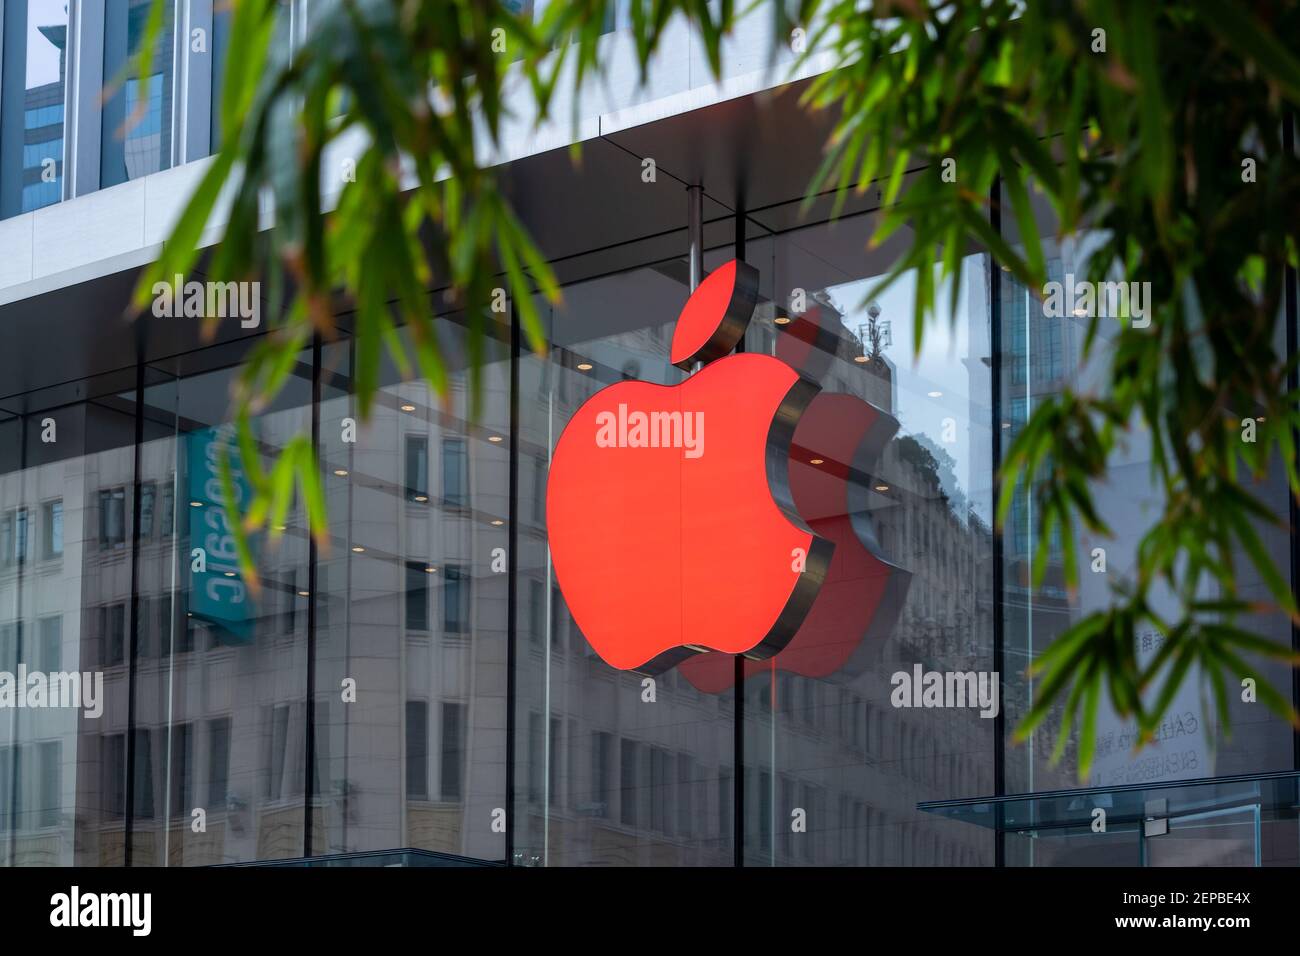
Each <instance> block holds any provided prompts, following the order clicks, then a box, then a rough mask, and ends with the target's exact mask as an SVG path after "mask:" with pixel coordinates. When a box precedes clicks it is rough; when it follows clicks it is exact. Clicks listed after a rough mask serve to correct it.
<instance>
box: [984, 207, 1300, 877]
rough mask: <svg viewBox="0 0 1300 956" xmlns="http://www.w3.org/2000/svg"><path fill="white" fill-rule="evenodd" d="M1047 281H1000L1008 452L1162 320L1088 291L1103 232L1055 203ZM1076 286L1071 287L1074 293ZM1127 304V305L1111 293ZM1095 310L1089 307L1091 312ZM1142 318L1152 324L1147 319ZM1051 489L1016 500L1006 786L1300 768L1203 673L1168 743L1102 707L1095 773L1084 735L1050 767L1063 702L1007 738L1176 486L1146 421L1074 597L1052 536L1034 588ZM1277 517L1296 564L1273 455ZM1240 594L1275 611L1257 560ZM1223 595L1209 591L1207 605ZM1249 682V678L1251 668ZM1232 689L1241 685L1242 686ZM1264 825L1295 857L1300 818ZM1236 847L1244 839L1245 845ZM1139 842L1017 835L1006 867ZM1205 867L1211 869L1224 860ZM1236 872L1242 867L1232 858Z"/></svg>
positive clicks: (1127, 440) (1175, 712) (1105, 852)
mask: <svg viewBox="0 0 1300 956" xmlns="http://www.w3.org/2000/svg"><path fill="white" fill-rule="evenodd" d="M1037 217H1038V227H1039V231H1040V234H1041V235H1043V236H1044V237H1045V239H1044V246H1045V253H1046V258H1047V266H1048V279H1049V282H1053V283H1058V284H1059V292H1060V303H1059V305H1060V307H1059V308H1058V307H1057V306H1056V305H1054V304H1052V302H1051V301H1050V300H1049V299H1046V298H1045V297H1044V296H1042V295H1039V294H1037V293H1036V290H1031V289H1027V288H1025V287H1024V286H1023V285H1022V284H1021V283H1020V282H1018V281H1017V280H1015V279H1014V278H1013V277H1012V276H1011V275H1010V273H1007V272H1003V273H1002V274H1001V276H1000V282H999V286H1000V291H999V312H1000V315H1001V339H1002V356H1001V360H1000V361H1001V383H1002V384H1001V394H1000V396H999V407H1000V409H1001V416H1002V421H1001V423H1000V427H1001V428H1002V434H1003V446H1002V447H1003V448H1004V449H1005V448H1007V447H1008V446H1009V445H1010V443H1011V441H1012V440H1013V439H1014V437H1015V436H1016V434H1018V432H1019V430H1020V429H1021V428H1022V427H1023V426H1024V423H1025V422H1026V421H1027V420H1028V418H1029V416H1030V415H1032V414H1033V412H1034V410H1035V409H1036V408H1037V407H1038V406H1039V405H1040V404H1041V403H1042V402H1043V401H1045V400H1046V399H1048V398H1050V397H1051V396H1054V395H1057V394H1059V393H1061V392H1062V391H1063V390H1066V389H1069V390H1072V391H1074V392H1076V393H1079V394H1088V393H1094V392H1096V391H1097V390H1098V389H1101V388H1104V387H1105V386H1106V382H1107V379H1108V376H1109V359H1110V356H1111V355H1112V354H1114V352H1115V344H1116V342H1117V340H1118V338H1119V336H1120V334H1121V331H1122V330H1123V329H1124V327H1125V326H1127V325H1130V324H1132V325H1135V326H1136V327H1137V328H1139V329H1140V328H1141V323H1142V322H1143V321H1153V320H1152V319H1151V315H1150V310H1151V309H1153V308H1154V305H1155V304H1154V303H1153V302H1151V301H1150V295H1149V294H1147V295H1146V296H1145V304H1144V305H1142V306H1138V305H1137V303H1138V301H1139V300H1138V299H1135V298H1134V295H1140V294H1141V293H1140V290H1131V289H1126V290H1125V291H1126V292H1127V293H1128V295H1127V296H1126V299H1127V301H1128V307H1127V308H1120V309H1117V308H1115V307H1114V306H1113V305H1109V304H1107V300H1108V295H1107V294H1105V293H1099V294H1098V295H1097V296H1096V297H1095V298H1085V297H1084V295H1083V289H1084V287H1085V286H1087V285H1088V262H1089V259H1090V258H1091V256H1092V253H1093V251H1094V250H1095V249H1097V248H1098V247H1099V246H1100V245H1101V243H1102V237H1101V236H1100V235H1099V234H1097V233H1090V232H1087V231H1085V232H1082V233H1080V234H1079V235H1075V236H1059V235H1056V233H1057V229H1056V224H1055V221H1054V219H1053V217H1052V215H1051V211H1050V209H1049V208H1048V207H1047V206H1046V204H1045V203H1041V204H1040V205H1039V208H1038V212H1037ZM1003 233H1004V234H1005V235H1006V236H1007V238H1008V240H1009V241H1011V242H1013V243H1015V242H1018V240H1019V235H1018V231H1017V229H1016V227H1015V225H1014V223H1007V222H1004V223H1003ZM1072 289H1073V290H1075V292H1074V294H1071V290H1072ZM1112 301H1113V302H1114V303H1120V301H1121V300H1120V299H1118V298H1115V299H1113V300H1112ZM1090 303H1091V304H1090ZM1142 312H1145V315H1142V314H1139V313H1142ZM1094 317H1096V319H1097V329H1098V335H1097V341H1096V342H1095V343H1094V345H1093V346H1092V350H1091V353H1090V355H1089V356H1088V357H1087V358H1086V359H1085V356H1084V354H1083V343H1084V338H1085V335H1086V334H1087V331H1088V327H1089V324H1090V323H1091V322H1092V321H1093V319H1094ZM1274 348H1275V349H1276V351H1277V354H1279V355H1282V356H1285V355H1286V348H1287V346H1286V328H1285V322H1284V321H1283V320H1282V317H1281V316H1279V322H1278V325H1277V329H1276V333H1275V342H1274ZM1041 481H1042V476H1036V478H1035V481H1034V482H1033V483H1031V486H1030V488H1025V487H1024V486H1022V487H1021V488H1020V489H1018V490H1017V492H1016V495H1015V498H1014V499H1013V503H1012V509H1011V513H1010V515H1009V517H1008V522H1007V528H1006V532H1005V534H1004V536H1003V594H1002V600H1003V617H1004V622H1005V628H1004V634H1005V659H1006V668H1005V669H1006V671H1007V674H1006V699H1007V724H1006V728H1007V734H1008V739H1007V740H1005V741H1004V742H1003V746H1004V747H1005V753H1006V777H1007V780H1006V788H1007V792H1009V793H1029V792H1034V791H1044V790H1056V789H1070V788H1073V787H1079V786H1094V787H1107V786H1117V785H1130V784H1146V785H1159V784H1160V783H1165V782H1176V781H1182V780H1193V779H1199V778H1205V777H1214V776H1227V775H1233V774H1247V775H1249V774H1261V773H1269V772H1273V771H1287V770H1293V769H1296V767H1295V765H1294V752H1293V736H1292V729H1291V727H1290V726H1288V725H1287V723H1286V721H1284V720H1282V719H1281V718H1279V717H1278V716H1277V715H1275V714H1274V713H1273V712H1272V711H1271V710H1268V709H1267V708H1266V707H1265V706H1264V705H1263V704H1260V703H1245V702H1243V701H1242V700H1241V697H1240V695H1239V694H1232V693H1230V694H1229V704H1230V707H1231V710H1230V720H1231V733H1228V731H1227V729H1226V728H1225V727H1223V726H1222V724H1221V723H1220V721H1219V720H1218V717H1217V713H1216V709H1215V705H1214V697H1213V694H1212V693H1210V692H1209V688H1208V687H1207V686H1206V685H1205V684H1204V683H1203V682H1202V681H1201V679H1200V675H1199V674H1198V673H1196V671H1195V670H1193V671H1192V672H1189V677H1188V680H1187V681H1186V682H1185V685H1184V688H1183V690H1181V691H1180V692H1179V693H1178V695H1177V696H1176V697H1175V699H1174V701H1173V702H1172V704H1171V707H1170V709H1169V712H1168V715H1167V717H1166V719H1165V720H1164V721H1163V722H1162V724H1161V727H1160V729H1159V731H1158V732H1157V735H1156V736H1157V739H1156V740H1155V741H1154V742H1152V743H1151V744H1150V745H1148V746H1146V747H1144V748H1143V749H1142V750H1141V751H1138V752H1135V749H1134V748H1135V744H1136V741H1137V732H1136V726H1135V725H1134V723H1133V722H1132V721H1131V720H1130V721H1125V720H1121V719H1120V718H1119V717H1118V716H1117V715H1116V714H1115V713H1114V712H1113V711H1112V710H1111V709H1109V708H1108V707H1106V706H1104V703H1105V702H1104V701H1103V706H1102V708H1101V711H1100V713H1099V717H1098V723H1097V745H1096V755H1095V757H1094V760H1093V765H1092V767H1091V770H1090V772H1089V776H1088V778H1087V779H1086V780H1082V781H1081V780H1080V778H1079V775H1078V752H1077V741H1078V736H1077V729H1076V730H1075V732H1074V733H1073V734H1072V736H1071V739H1070V740H1069V741H1068V742H1067V745H1066V749H1065V752H1064V756H1063V758H1062V759H1061V761H1060V762H1059V763H1056V764H1053V763H1052V762H1051V760H1050V757H1051V754H1052V752H1053V749H1054V747H1055V744H1056V738H1057V733H1058V731H1059V728H1060V725H1061V720H1062V714H1063V711H1062V708H1061V707H1058V708H1057V709H1056V711H1055V712H1054V713H1053V714H1052V715H1051V716H1049V717H1048V719H1047V720H1045V721H1044V722H1043V724H1042V725H1041V726H1040V728H1039V730H1038V731H1036V732H1035V734H1034V735H1033V736H1032V738H1031V739H1030V740H1028V741H1026V742H1025V743H1024V744H1014V743H1012V741H1011V740H1010V736H1009V735H1010V734H1011V733H1012V732H1013V731H1014V729H1015V727H1016V725H1017V723H1018V722H1019V720H1020V718H1021V717H1023V715H1024V714H1025V713H1026V712H1027V710H1028V708H1029V707H1030V706H1031V704H1032V701H1033V692H1034V687H1033V681H1032V679H1030V678H1029V677H1027V676H1026V673H1025V672H1026V669H1027V668H1028V667H1029V666H1030V665H1031V664H1032V663H1033V661H1034V660H1035V659H1036V658H1037V657H1038V655H1039V654H1041V653H1042V652H1043V650H1044V649H1046V648H1047V647H1048V646H1049V645H1050V644H1051V643H1052V641H1054V640H1055V639H1056V638H1057V637H1058V636H1059V635H1060V634H1062V633H1063V632H1064V631H1065V630H1066V628H1068V627H1069V626H1070V625H1072V624H1073V623H1075V622H1076V621H1078V620H1079V619H1081V618H1082V617H1083V616H1085V615H1087V614H1089V613H1090V612H1092V611H1094V610H1098V609H1101V608H1104V607H1107V606H1109V604H1110V602H1111V600H1112V591H1113V590H1114V589H1115V588H1118V587H1121V586H1122V585H1123V583H1124V582H1125V581H1126V580H1129V579H1131V578H1132V576H1133V575H1134V574H1135V573H1136V563H1137V553H1138V547H1139V545H1140V542H1141V536H1142V534H1143V533H1144V531H1145V529H1146V528H1147V527H1148V526H1149V525H1150V523H1151V522H1152V521H1154V520H1156V518H1157V517H1158V516H1159V514H1160V513H1161V510H1162V508H1163V503H1164V499H1163V493H1162V492H1161V490H1160V489H1159V487H1157V486H1156V485H1155V484H1153V480H1152V472H1151V441H1150V438H1149V436H1148V434H1147V432H1146V431H1145V428H1144V426H1143V425H1142V424H1141V423H1140V422H1136V421H1135V422H1134V423H1133V424H1132V426H1131V427H1130V428H1129V429H1128V430H1127V432H1126V433H1125V434H1124V435H1123V436H1122V439H1121V447H1120V451H1119V455H1118V456H1117V458H1116V460H1115V462H1114V464H1113V465H1112V466H1111V467H1110V468H1109V469H1108V474H1107V477H1106V479H1105V480H1104V481H1101V482H1099V483H1096V484H1095V485H1094V487H1093V493H1094V495H1095V502H1096V505H1097V509H1098V513H1099V515H1100V517H1101V518H1102V520H1103V521H1105V522H1106V523H1107V524H1108V525H1109V526H1110V528H1111V529H1112V530H1113V531H1114V535H1113V536H1112V537H1110V538H1097V537H1089V536H1088V535H1087V534H1086V533H1085V531H1084V529H1083V528H1081V527H1077V526H1076V529H1075V535H1074V538H1075V541H1076V547H1077V549H1078V554H1077V555H1076V560H1077V562H1078V567H1079V569H1080V571H1079V588H1078V591H1077V593H1074V594H1071V593H1070V592H1069V590H1068V589H1067V588H1066V586H1065V581H1064V576H1063V555H1062V553H1061V548H1062V542H1061V536H1060V535H1059V533H1058V534H1054V535H1053V536H1052V538H1051V539H1050V540H1049V541H1048V542H1047V543H1046V547H1047V548H1048V549H1049V553H1048V555H1047V558H1046V562H1045V567H1046V571H1045V574H1044V579H1043V583H1042V586H1041V587H1037V588H1035V587H1033V585H1032V581H1031V578H1032V574H1031V568H1032V566H1033V562H1034V561H1035V558H1036V552H1037V550H1038V549H1039V548H1041V547H1043V546H1044V545H1043V543H1042V542H1040V541H1039V537H1038V531H1039V528H1040V527H1041V524H1040V521H1039V518H1038V516H1037V515H1036V514H1035V502H1034V499H1033V491H1032V489H1033V488H1036V487H1037V486H1038V484H1039V483H1041ZM1251 490H1252V493H1253V494H1255V495H1256V496H1258V498H1259V500H1260V501H1262V502H1263V503H1264V504H1265V505H1266V506H1267V507H1269V508H1271V509H1272V510H1273V512H1274V513H1275V514H1276V516H1277V518H1278V520H1277V521H1276V522H1272V523H1269V522H1256V532H1257V533H1258V535H1259V537H1260V540H1261V541H1262V542H1263V544H1264V546H1265V548H1266V550H1267V551H1268V553H1269V555H1270V557H1271V558H1272V560H1273V561H1274V562H1275V563H1276V565H1277V566H1278V567H1280V568H1284V569H1285V568H1289V567H1290V564H1291V548H1292V545H1293V542H1292V539H1291V534H1290V533H1289V514H1288V490H1287V483H1286V475H1285V471H1284V469H1283V467H1282V463H1281V462H1275V463H1274V464H1273V466H1272V467H1271V468H1270V470H1269V473H1268V475H1267V477H1266V479H1265V481H1264V482H1263V484H1262V485H1258V486H1256V487H1254V488H1252V489H1251ZM1232 566H1233V567H1234V568H1235V571H1236V575H1237V581H1238V587H1239V591H1240V595H1239V596H1240V597H1241V598H1242V599H1244V600H1246V601H1258V602H1259V603H1260V604H1261V605H1267V604H1269V603H1270V597H1269V593H1268V589H1267V587H1266V586H1265V585H1264V583H1263V582H1262V581H1261V580H1260V579H1259V576H1258V574H1257V572H1256V571H1255V570H1254V568H1253V566H1252V564H1251V562H1250V560H1249V558H1248V557H1247V555H1246V554H1245V553H1244V552H1241V553H1238V554H1235V555H1234V556H1233V560H1232ZM1218 596H1219V595H1218V594H1217V593H1213V592H1210V591H1209V590H1208V589H1207V590H1206V591H1205V593H1203V594H1202V596H1201V597H1202V599H1203V600H1215V599H1216V598H1217V597H1218ZM1153 608H1154V610H1155V612H1156V613H1158V614H1161V615H1165V616H1166V617H1168V618H1169V619H1176V611H1177V599H1176V596H1175V595H1173V594H1172V593H1171V592H1169V591H1168V590H1167V589H1157V590H1155V591H1154V592H1153ZM1242 623H1243V624H1244V626H1246V627H1248V628H1249V629H1251V630H1253V631H1254V632H1256V633H1257V634H1258V635H1259V636H1261V637H1263V638H1265V639H1267V640H1270V641H1274V642H1277V643H1280V644H1283V645H1289V644H1290V642H1291V628H1290V622H1289V621H1288V620H1287V618H1286V616H1285V615H1284V614H1283V613H1281V612H1273V613H1256V614H1252V615H1249V616H1247V617H1245V618H1243V620H1242ZM1164 637H1165V636H1164V634H1162V633H1160V632H1159V630H1158V629H1155V628H1147V629H1145V630H1144V631H1142V632H1141V633H1139V634H1138V635H1137V639H1138V641H1139V646H1138V657H1139V660H1140V661H1147V660H1150V658H1151V657H1152V656H1153V655H1154V654H1155V653H1156V652H1157V651H1158V649H1159V647H1160V645H1161V644H1162V643H1163V641H1164ZM1256 663H1257V665H1258V673H1257V674H1256V675H1254V676H1256V677H1258V678H1260V679H1265V680H1268V681H1269V682H1270V683H1272V684H1273V685H1274V686H1276V687H1280V688H1283V689H1284V692H1285V690H1286V689H1289V688H1290V687H1291V686H1292V685H1291V681H1292V674H1291V671H1290V669H1289V668H1288V667H1287V666H1286V665H1285V664H1284V663H1279V662H1276V661H1262V660H1257V661H1256ZM1243 676H1246V675H1243ZM1233 683H1234V682H1233V681H1229V685H1230V687H1231V685H1232V684H1233ZM1262 826H1263V844H1264V852H1263V859H1264V862H1265V864H1268V863H1277V862H1282V863H1285V862H1289V863H1291V864H1294V863H1295V862H1296V860H1297V849H1296V847H1297V843H1296V829H1295V822H1294V820H1289V821H1284V820H1278V819H1275V818H1273V817H1270V816H1268V815H1267V814H1266V816H1265V819H1264V820H1263V821H1262ZM1234 846H1235V845H1234ZM1137 854H1138V839H1137V834H1136V833H1135V832H1133V831H1132V830H1129V831H1127V832H1124V833H1101V834H1098V833H1094V832H1093V831H1092V829H1091V828H1089V827H1080V828H1077V829H1075V830H1066V831H1061V832H1055V833H1051V834H1048V833H1042V834H1039V833H1030V834H1027V835H1009V836H1008V844H1007V861H1008V863H1009V864H1012V865H1054V864H1056V865H1060V864H1065V865H1090V864H1105V865H1114V864H1124V863H1136V862H1137ZM1197 862H1204V863H1214V862H1215V858H1214V857H1213V856H1210V857H1206V858H1203V859H1200V860H1198V861H1197ZM1223 862H1224V863H1225V864H1227V863H1229V862H1231V861H1230V860H1229V859H1228V858H1227V857H1225V858H1224V861H1223Z"/></svg>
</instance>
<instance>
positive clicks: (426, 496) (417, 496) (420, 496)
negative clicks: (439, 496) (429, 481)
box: [415, 495, 429, 503]
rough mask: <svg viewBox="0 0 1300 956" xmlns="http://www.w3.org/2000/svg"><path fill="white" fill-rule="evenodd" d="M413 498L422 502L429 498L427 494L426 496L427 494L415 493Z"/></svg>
mask: <svg viewBox="0 0 1300 956" xmlns="http://www.w3.org/2000/svg"><path fill="white" fill-rule="evenodd" d="M415 500H416V501H419V502H421V503H423V502H426V501H428V500H429V496H428V495H416V496H415Z"/></svg>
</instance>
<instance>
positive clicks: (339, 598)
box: [312, 315, 510, 861]
mask: <svg viewBox="0 0 1300 956" xmlns="http://www.w3.org/2000/svg"><path fill="white" fill-rule="evenodd" d="M435 329H436V330H437V332H438V334H439V336H440V342H441V346H442V350H443V355H444V358H445V360H446V362H447V365H448V372H449V379H450V383H449V393H448V395H447V396H446V400H445V401H444V400H443V398H442V397H440V396H438V395H437V394H436V393H434V392H433V391H432V390H431V389H430V388H429V386H428V385H426V384H425V383H424V381H423V380H421V379H413V380H403V377H402V376H401V374H400V373H399V372H398V370H397V369H396V368H395V367H392V366H391V365H390V364H388V363H387V360H385V362H384V363H383V364H382V366H381V368H380V370H379V375H378V383H379V389H378V391H377V393H376V395H375V398H374V404H373V406H372V410H371V415H370V418H369V421H368V422H366V424H365V425H364V427H360V426H358V427H355V428H354V427H353V426H352V425H351V424H349V422H350V421H356V422H359V421H360V412H359V408H358V404H357V399H356V397H355V396H354V395H353V381H352V378H351V369H352V364H351V363H352V356H351V355H350V351H349V350H350V343H349V342H348V341H341V342H338V343H335V344H331V345H328V346H326V348H325V349H324V357H323V366H324V369H325V374H324V378H323V385H322V389H323V401H322V403H321V432H320V434H321V453H322V458H323V467H324V474H325V478H326V482H327V486H326V487H327V491H328V503H329V521H330V529H331V541H330V548H329V550H328V552H323V553H322V554H321V556H320V569H319V572H318V574H319V581H318V586H317V590H318V594H319V597H318V601H317V608H318V624H317V640H316V646H317V652H316V675H315V676H316V687H317V695H318V697H317V706H318V712H319V713H320V714H321V719H320V721H319V723H318V725H317V732H316V733H317V736H316V747H317V764H318V767H319V772H320V776H321V791H320V795H319V798H318V800H317V801H316V802H315V805H314V813H315V814H316V816H315V817H314V819H313V841H312V852H313V854H318V853H351V852H357V851H370V850H382V849H389V848H392V847H399V846H404V847H414V848H417V849H422V850H431V851H437V852H440V853H446V854H452V855H456V856H462V857H473V858H476V859H481V860H493V861H499V860H502V859H504V858H505V832H504V827H503V823H504V818H503V813H499V812H497V811H499V810H500V811H503V810H504V807H505V759H504V758H505V714H506V697H505V690H506V684H505V681H506V672H505V660H506V598H507V594H508V592H507V586H508V584H507V576H506V574H505V571H506V565H505V548H506V547H507V545H508V544H509V540H508V529H507V526H506V522H507V521H508V519H509V501H508V492H509V444H508V442H506V441H505V440H504V438H505V436H507V435H508V434H509V415H510V403H509V395H510V385H509V383H510V362H509V352H508V348H507V343H508V341H509V338H508V330H507V328H506V327H505V326H504V325H503V324H489V325H488V326H487V329H486V331H487V338H488V342H487V348H486V351H485V354H484V356H483V359H482V360H483V363H484V364H483V367H482V369H481V375H482V379H481V384H482V388H483V392H482V404H481V407H480V408H479V409H478V410H477V411H475V410H474V409H473V408H471V402H470V396H471V391H470V386H469V373H468V361H467V357H466V353H465V347H464V346H465V328H464V318H463V317H462V316H460V315H449V316H441V317H439V318H438V319H437V321H436V323H435ZM400 334H401V336H402V339H403V341H409V337H408V333H407V331H406V330H403V331H402V332H401V333H400ZM430 475H432V476H434V479H433V480H435V481H440V482H441V487H439V488H437V489H436V490H435V489H431V488H430V487H429V483H430ZM347 682H354V683H355V694H354V695H349V694H348V693H347V691H346V687H347V686H348V685H347Z"/></svg>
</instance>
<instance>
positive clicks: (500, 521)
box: [492, 518, 505, 528]
mask: <svg viewBox="0 0 1300 956" xmlns="http://www.w3.org/2000/svg"><path fill="white" fill-rule="evenodd" d="M492 524H493V526H494V527H497V528H499V527H501V526H502V525H503V524H505V522H504V521H502V520H501V519H500V518H497V519H495V520H494V521H493V522H492Z"/></svg>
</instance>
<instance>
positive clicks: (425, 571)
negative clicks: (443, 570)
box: [424, 567, 438, 574]
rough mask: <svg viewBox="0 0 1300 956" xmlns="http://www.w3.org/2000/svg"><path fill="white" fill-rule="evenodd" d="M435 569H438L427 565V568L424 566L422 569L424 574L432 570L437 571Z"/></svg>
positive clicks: (430, 572) (431, 572)
mask: <svg viewBox="0 0 1300 956" xmlns="http://www.w3.org/2000/svg"><path fill="white" fill-rule="evenodd" d="M437 570H438V569H437V568H435V567H428V568H425V569H424V573H425V574H433V572H434V571H437Z"/></svg>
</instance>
